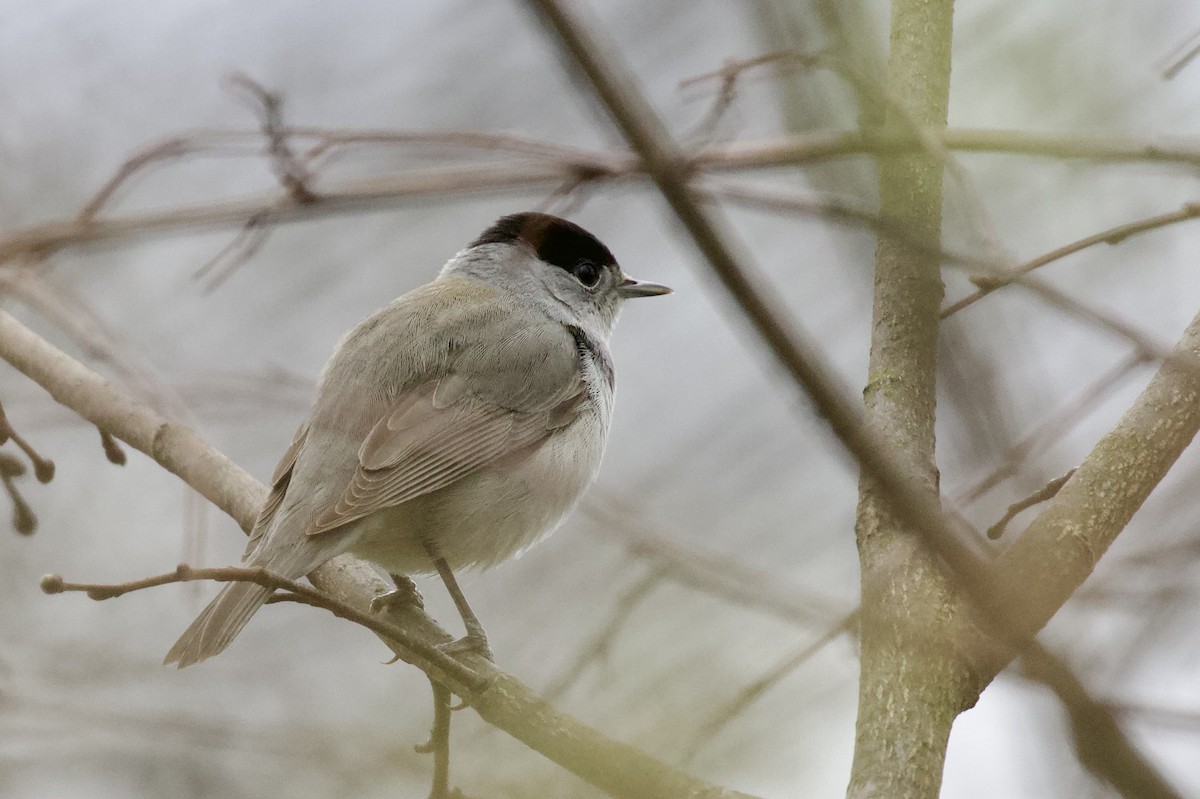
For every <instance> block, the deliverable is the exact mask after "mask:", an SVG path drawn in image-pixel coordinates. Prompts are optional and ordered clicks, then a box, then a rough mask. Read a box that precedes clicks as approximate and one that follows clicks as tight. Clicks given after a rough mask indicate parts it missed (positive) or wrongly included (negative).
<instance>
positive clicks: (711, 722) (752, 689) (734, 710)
mask: <svg viewBox="0 0 1200 799" xmlns="http://www.w3.org/2000/svg"><path fill="white" fill-rule="evenodd" d="M857 623H858V611H857V610H855V611H854V612H853V613H851V614H849V615H847V616H845V617H843V618H842V619H841V620H840V621H839V622H838V623H837V624H835V625H833V626H832V627H830V628H829V629H828V630H826V631H825V632H824V633H823V634H822V635H820V636H819V637H818V638H816V639H815V640H813V641H812V642H811V643H808V644H805V645H804V646H803V647H801V648H800V649H799V650H797V651H796V652H795V653H794V654H791V655H788V656H787V657H785V658H784V659H783V660H781V661H780V662H779V663H778V664H776V665H775V666H774V667H772V668H771V669H770V670H769V671H767V673H766V674H764V675H762V676H761V677H759V678H758V679H757V680H755V681H754V682H752V683H750V684H749V685H747V686H746V687H745V688H743V689H742V690H741V691H739V692H738V694H737V696H735V697H733V698H732V699H730V700H729V701H728V702H726V703H725V704H724V705H722V706H721V707H719V708H717V710H716V711H715V712H714V713H713V714H712V715H711V716H710V717H709V719H708V721H706V722H704V724H702V725H701V726H700V728H699V729H697V730H696V733H695V735H694V736H693V737H692V740H691V741H690V742H689V743H688V748H687V750H686V752H685V754H684V756H683V762H684V763H691V762H692V761H693V760H694V759H695V757H696V755H698V754H699V753H700V750H701V749H702V748H704V746H706V745H707V744H708V743H709V742H710V741H711V740H712V739H713V738H715V737H716V736H717V735H718V734H719V733H720V732H721V730H723V729H724V728H725V727H726V726H728V724H729V723H730V722H731V721H733V720H734V719H735V718H737V717H738V716H740V715H741V714H742V713H744V712H745V711H746V709H747V708H748V707H750V705H752V704H754V703H755V702H756V701H757V700H758V699H759V697H761V696H762V695H763V694H765V693H766V692H767V691H769V690H770V689H771V688H772V687H774V686H775V685H777V684H779V682H780V681H781V680H783V679H784V678H785V677H787V676H788V675H789V674H792V673H793V672H795V671H796V670H797V669H798V668H800V667H801V666H803V665H804V664H805V663H807V662H808V661H809V660H810V659H811V658H812V657H813V656H814V655H816V654H817V653H818V652H820V651H821V650H822V649H824V648H825V647H826V646H828V645H829V644H830V643H832V642H833V641H834V640H835V639H837V637H838V636H840V635H841V634H842V633H844V632H847V631H848V630H850V629H852V628H853V627H854V625H856V624H857Z"/></svg>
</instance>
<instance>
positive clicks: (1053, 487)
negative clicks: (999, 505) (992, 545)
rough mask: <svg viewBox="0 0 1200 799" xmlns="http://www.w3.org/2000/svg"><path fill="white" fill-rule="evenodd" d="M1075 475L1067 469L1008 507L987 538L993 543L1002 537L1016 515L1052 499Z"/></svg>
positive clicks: (990, 528)
mask: <svg viewBox="0 0 1200 799" xmlns="http://www.w3.org/2000/svg"><path fill="white" fill-rule="evenodd" d="M1073 474H1075V470H1074V469H1069V470H1068V471H1067V473H1066V474H1064V475H1063V476H1062V477H1056V478H1054V479H1053V480H1051V481H1050V482H1048V483H1046V485H1044V486H1042V487H1041V488H1039V489H1038V490H1037V491H1034V492H1033V493H1032V494H1030V495H1029V496H1027V497H1025V498H1024V499H1021V500H1018V501H1016V502H1014V503H1012V504H1011V505H1009V506H1008V510H1006V511H1005V512H1004V515H1003V516H1001V517H1000V520H999V521H998V522H996V523H995V524H993V525H992V526H991V527H989V528H988V529H987V537H988V538H990V539H992V540H993V541H995V540H996V539H997V538H999V537H1000V536H1002V535H1004V528H1006V527H1008V523H1009V522H1011V521H1012V520H1013V519H1014V518H1015V517H1016V515H1017V514H1018V513H1020V512H1021V511H1023V510H1025V509H1026V508H1032V507H1033V506H1034V505H1040V504H1041V503H1043V502H1046V501H1047V500H1050V499H1053V498H1054V496H1055V495H1056V494H1057V493H1058V492H1059V491H1061V490H1062V487H1063V486H1064V485H1066V484H1067V481H1068V480H1070V479H1071V476H1072V475H1073Z"/></svg>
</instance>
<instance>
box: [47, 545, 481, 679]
mask: <svg viewBox="0 0 1200 799" xmlns="http://www.w3.org/2000/svg"><path fill="white" fill-rule="evenodd" d="M195 580H213V581H216V582H220V583H230V582H247V583H254V584H255V585H261V586H262V587H263V588H271V589H274V590H282V591H287V592H288V593H289V594H290V595H291V596H290V597H289V599H291V600H292V601H297V598H299V599H300V600H301V601H303V603H304V604H307V605H311V606H313V607H319V608H324V609H325V610H328V611H329V612H330V613H332V614H333V615H335V616H337V617H339V618H342V619H346V620H347V621H352V622H354V623H355V624H358V625H360V626H362V627H366V628H367V629H368V630H370V631H371V632H373V633H375V634H376V635H378V636H379V637H381V638H384V639H387V640H390V641H393V642H395V643H396V644H398V645H399V646H401V647H403V648H404V649H406V650H408V651H410V652H411V653H413V654H415V655H417V656H418V657H419V658H421V659H422V660H424V661H426V662H427V663H428V665H429V666H430V667H432V669H434V673H436V674H438V675H439V676H441V677H443V678H448V679H449V680H450V682H451V684H453V685H457V686H460V687H465V688H466V689H468V693H467V696H470V695H471V694H472V693H474V692H478V691H484V690H486V689H487V687H488V685H489V683H490V679H489V676H488V675H487V674H480V673H478V672H476V671H475V670H473V669H471V668H470V667H468V666H466V665H464V664H462V663H460V662H459V661H457V660H455V659H454V658H453V657H451V656H450V655H448V654H446V653H445V652H443V651H442V650H441V649H439V648H438V647H436V646H432V645H430V644H429V643H428V642H426V641H424V640H421V639H420V638H417V637H416V636H414V635H412V634H411V633H410V632H408V631H407V630H404V629H401V628H400V627H398V626H396V625H395V624H392V623H391V622H389V621H387V620H386V619H385V618H384V617H383V616H380V615H378V614H371V613H363V612H361V611H359V610H358V609H357V608H354V607H351V606H350V605H348V604H346V603H345V602H341V601H339V600H337V599H335V598H333V597H330V596H328V595H326V594H323V593H321V592H320V591H318V590H316V589H313V588H309V587H308V586H307V585H304V584H303V583H298V582H296V581H295V580H289V579H287V578H286V577H283V576H281V575H278V574H275V573H274V572H270V571H268V570H266V569H262V568H238V567H233V566H229V567H224V568H216V569H194V568H192V567H191V566H188V565H187V564H186V563H181V564H179V565H178V566H177V567H175V571H172V572H167V573H166V574H157V575H154V576H153V577H144V578H142V579H140V580H130V581H129V582H126V583H114V584H101V583H69V582H66V581H65V580H63V578H62V577H60V576H59V575H57V574H48V575H46V576H45V577H43V578H42V582H41V586H42V590H43V591H44V592H46V593H47V594H61V593H64V592H74V591H78V592H82V593H85V594H87V595H88V598H89V599H95V600H104V599H115V598H116V597H119V596H124V595H125V594H128V593H131V592H133V591H141V590H143V589H146V588H154V587H157V586H160V585H168V584H170V583H187V582H192V581H195Z"/></svg>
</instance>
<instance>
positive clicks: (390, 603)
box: [371, 574, 425, 613]
mask: <svg viewBox="0 0 1200 799" xmlns="http://www.w3.org/2000/svg"><path fill="white" fill-rule="evenodd" d="M388 576H389V577H391V578H392V582H393V583H395V584H396V587H395V588H393V589H392V590H391V591H388V592H387V593H386V594H380V595H379V596H377V597H375V598H374V599H372V600H371V612H372V613H379V612H380V611H383V610H387V609H389V608H399V609H403V608H424V607H425V600H424V599H422V598H421V592H420V591H418V590H417V584H416V583H414V582H413V581H412V579H411V578H409V576H408V575H406V574H389V575H388Z"/></svg>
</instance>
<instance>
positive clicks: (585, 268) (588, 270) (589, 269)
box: [571, 261, 600, 288]
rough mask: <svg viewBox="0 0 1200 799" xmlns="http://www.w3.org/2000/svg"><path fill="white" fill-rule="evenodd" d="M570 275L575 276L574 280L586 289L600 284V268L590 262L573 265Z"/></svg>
mask: <svg viewBox="0 0 1200 799" xmlns="http://www.w3.org/2000/svg"><path fill="white" fill-rule="evenodd" d="M571 274H573V275H575V279H576V280H578V281H579V282H580V283H582V284H583V285H585V286H587V287H588V288H593V287H594V286H595V285H596V284H597V283H599V282H600V267H598V266H596V264H594V263H593V262H591V261H580V262H579V263H577V264H575V267H574V268H573V269H572V270H571Z"/></svg>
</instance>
